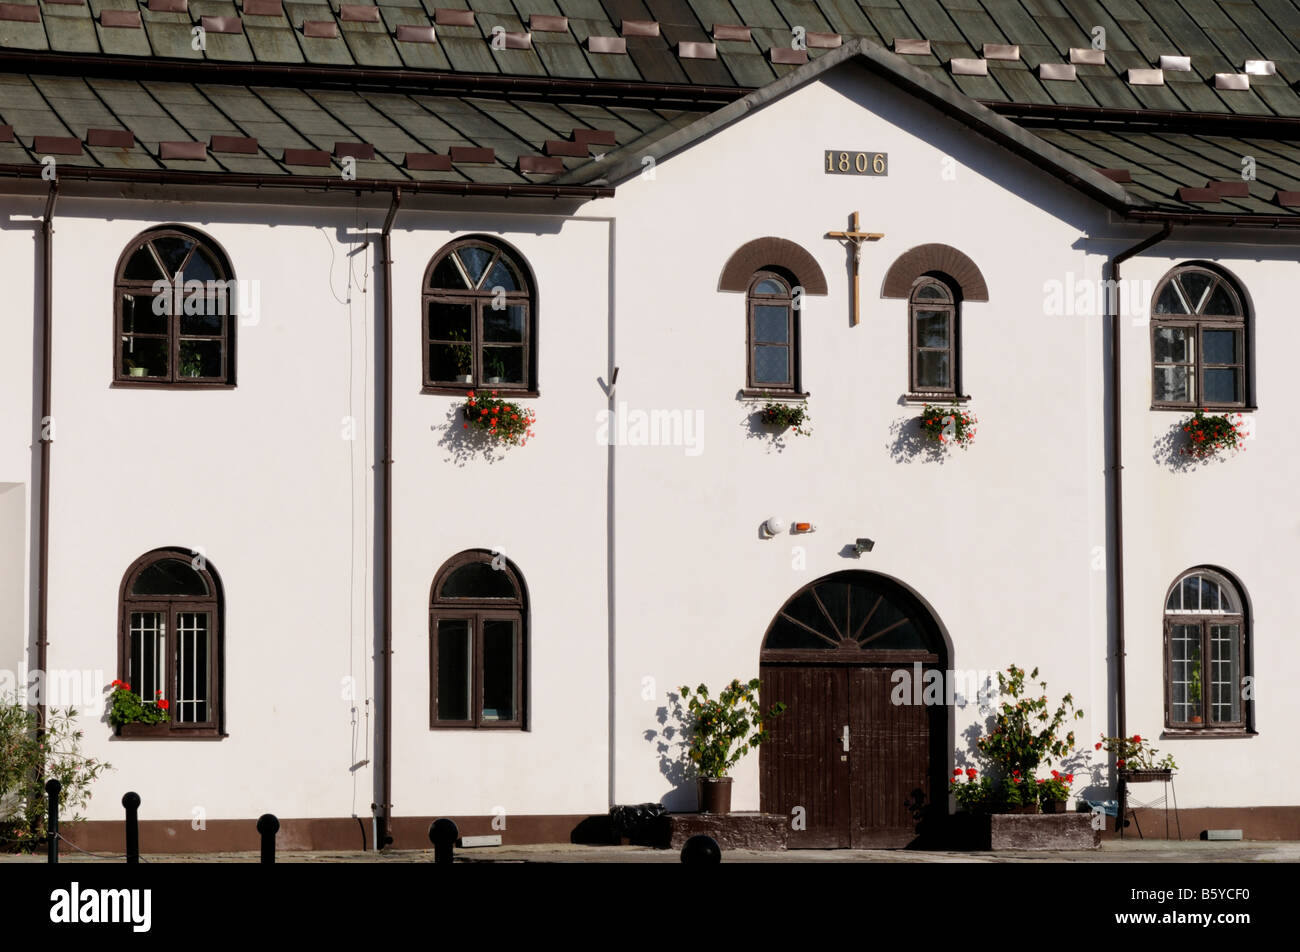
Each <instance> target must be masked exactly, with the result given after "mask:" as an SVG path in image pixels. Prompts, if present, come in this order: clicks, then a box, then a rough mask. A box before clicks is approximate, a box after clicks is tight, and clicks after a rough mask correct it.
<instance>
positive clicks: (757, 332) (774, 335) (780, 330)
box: [754, 304, 790, 344]
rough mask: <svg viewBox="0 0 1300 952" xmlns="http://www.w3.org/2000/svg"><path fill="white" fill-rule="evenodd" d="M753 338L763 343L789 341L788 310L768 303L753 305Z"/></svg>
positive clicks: (786, 342)
mask: <svg viewBox="0 0 1300 952" xmlns="http://www.w3.org/2000/svg"><path fill="white" fill-rule="evenodd" d="M754 340H755V341H756V342H762V343H765V344H788V343H790V311H789V309H788V308H784V307H779V306H774V305H770V304H756V305H754Z"/></svg>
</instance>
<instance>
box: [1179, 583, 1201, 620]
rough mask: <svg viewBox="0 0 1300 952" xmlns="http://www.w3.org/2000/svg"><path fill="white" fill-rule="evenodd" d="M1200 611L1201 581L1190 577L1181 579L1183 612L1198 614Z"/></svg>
mask: <svg viewBox="0 0 1300 952" xmlns="http://www.w3.org/2000/svg"><path fill="white" fill-rule="evenodd" d="M1200 610H1201V579H1200V576H1198V575H1190V576H1188V577H1187V578H1185V579H1183V611H1188V612H1199V611H1200Z"/></svg>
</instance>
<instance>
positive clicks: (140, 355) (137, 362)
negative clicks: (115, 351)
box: [122, 337, 168, 377]
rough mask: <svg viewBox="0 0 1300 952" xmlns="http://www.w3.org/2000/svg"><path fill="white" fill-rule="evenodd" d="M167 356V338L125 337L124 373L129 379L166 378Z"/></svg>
mask: <svg viewBox="0 0 1300 952" xmlns="http://www.w3.org/2000/svg"><path fill="white" fill-rule="evenodd" d="M167 354H168V346H167V338H165V337H123V338H122V373H123V374H124V375H126V376H128V377H166V376H167Z"/></svg>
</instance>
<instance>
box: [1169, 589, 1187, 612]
mask: <svg viewBox="0 0 1300 952" xmlns="http://www.w3.org/2000/svg"><path fill="white" fill-rule="evenodd" d="M1182 607H1183V586H1182V584H1181V583H1180V584H1178V585H1175V586H1174V590H1173V591H1172V592H1170V593H1169V599H1168V601H1166V602H1165V611H1167V612H1176V611H1181V610H1182Z"/></svg>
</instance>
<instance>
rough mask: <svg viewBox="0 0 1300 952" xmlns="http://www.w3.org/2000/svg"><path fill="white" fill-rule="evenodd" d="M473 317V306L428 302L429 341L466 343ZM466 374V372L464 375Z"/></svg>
mask: <svg viewBox="0 0 1300 952" xmlns="http://www.w3.org/2000/svg"><path fill="white" fill-rule="evenodd" d="M473 317H474V305H472V304H450V303H448V302H445V301H430V302H429V339H430V340H463V341H468V340H469V339H470V322H471V321H472V320H473ZM468 372H469V371H468V370H467V371H466V373H468Z"/></svg>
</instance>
